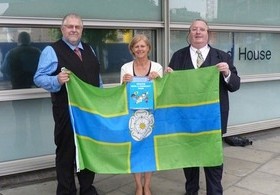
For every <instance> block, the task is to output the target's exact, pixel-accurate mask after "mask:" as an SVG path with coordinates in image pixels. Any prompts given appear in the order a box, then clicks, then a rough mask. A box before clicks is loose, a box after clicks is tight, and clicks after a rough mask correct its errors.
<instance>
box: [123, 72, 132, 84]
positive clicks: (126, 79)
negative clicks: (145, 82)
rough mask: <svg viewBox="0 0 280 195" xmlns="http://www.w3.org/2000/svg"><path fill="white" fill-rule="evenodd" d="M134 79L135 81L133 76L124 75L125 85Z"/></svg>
mask: <svg viewBox="0 0 280 195" xmlns="http://www.w3.org/2000/svg"><path fill="white" fill-rule="evenodd" d="M132 79H133V76H132V75H131V74H127V73H126V74H124V75H123V78H122V81H123V83H126V82H130V81H132Z"/></svg>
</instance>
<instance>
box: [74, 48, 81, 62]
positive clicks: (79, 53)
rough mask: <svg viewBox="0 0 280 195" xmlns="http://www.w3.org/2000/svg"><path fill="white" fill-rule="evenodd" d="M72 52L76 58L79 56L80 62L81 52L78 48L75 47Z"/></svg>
mask: <svg viewBox="0 0 280 195" xmlns="http://www.w3.org/2000/svg"><path fill="white" fill-rule="evenodd" d="M74 52H75V53H76V54H77V56H79V58H80V60H81V61H82V54H81V51H80V49H79V48H78V47H76V48H75V49H74Z"/></svg>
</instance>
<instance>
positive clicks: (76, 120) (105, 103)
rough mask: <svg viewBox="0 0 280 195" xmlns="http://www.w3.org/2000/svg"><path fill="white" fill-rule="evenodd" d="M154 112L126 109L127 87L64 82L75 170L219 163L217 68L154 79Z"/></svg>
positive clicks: (74, 80) (117, 170)
mask: <svg viewBox="0 0 280 195" xmlns="http://www.w3.org/2000/svg"><path fill="white" fill-rule="evenodd" d="M152 82H153V101H154V109H152V110H133V109H129V97H128V92H127V86H126V85H125V84H123V85H120V86H116V87H111V88H97V87H93V86H92V85H89V84H87V83H85V82H83V81H81V80H80V79H79V78H78V77H76V76H75V75H74V74H73V73H71V74H70V81H69V82H68V83H67V86H66V87H67V91H68V100H69V110H70V115H71V121H72V125H73V129H74V133H75V143H76V154H77V155H76V164H77V169H78V170H82V169H89V170H92V171H94V172H96V173H109V174H122V173H138V172H151V171H158V170H169V169H177V168H183V167H197V166H217V165H221V164H222V163H223V151H222V137H221V118H220V117H221V116H220V102H219V72H218V70H217V68H216V67H215V66H213V67H209V68H202V69H196V70H195V69H194V70H183V71H174V72H172V73H169V74H166V75H164V76H163V78H159V79H156V80H153V81H152Z"/></svg>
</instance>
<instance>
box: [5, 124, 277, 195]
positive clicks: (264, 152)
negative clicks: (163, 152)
mask: <svg viewBox="0 0 280 195" xmlns="http://www.w3.org/2000/svg"><path fill="white" fill-rule="evenodd" d="M243 136H246V137H247V138H249V139H251V140H253V145H251V146H246V147H233V146H228V145H227V144H224V175H223V187H224V195H277V194H280V129H272V130H266V131H262V132H258V133H253V134H247V135H243ZM40 174H42V173H40ZM203 174H204V173H203V170H201V181H200V185H201V186H200V187H201V189H200V191H199V195H205V194H206V192H205V179H204V175H203ZM49 175H50V176H51V177H49V179H45V180H43V181H40V182H36V179H35V180H34V181H33V182H26V183H24V185H22V184H20V183H18V184H17V185H3V181H4V180H3V179H4V178H0V194H2V195H54V194H55V189H56V181H55V177H54V176H55V173H54V170H53V173H49ZM41 176H42V175H41ZM39 178H40V177H38V178H37V179H39ZM15 180H16V178H15ZM1 181H2V182H1ZM94 184H95V186H96V188H97V190H98V192H99V194H100V195H134V189H135V187H134V181H133V176H132V175H96V179H95V183H94ZM152 192H153V195H183V194H184V193H185V192H184V176H183V171H182V170H181V169H179V170H169V171H160V172H155V173H154V175H153V177H152Z"/></svg>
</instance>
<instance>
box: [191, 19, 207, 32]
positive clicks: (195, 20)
mask: <svg viewBox="0 0 280 195" xmlns="http://www.w3.org/2000/svg"><path fill="white" fill-rule="evenodd" d="M197 21H201V22H204V23H205V24H206V26H207V31H209V25H208V23H207V21H206V20H203V19H201V18H197V19H194V20H193V21H192V23H191V25H190V28H189V31H190V30H191V27H192V25H193V23H194V22H197Z"/></svg>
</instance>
